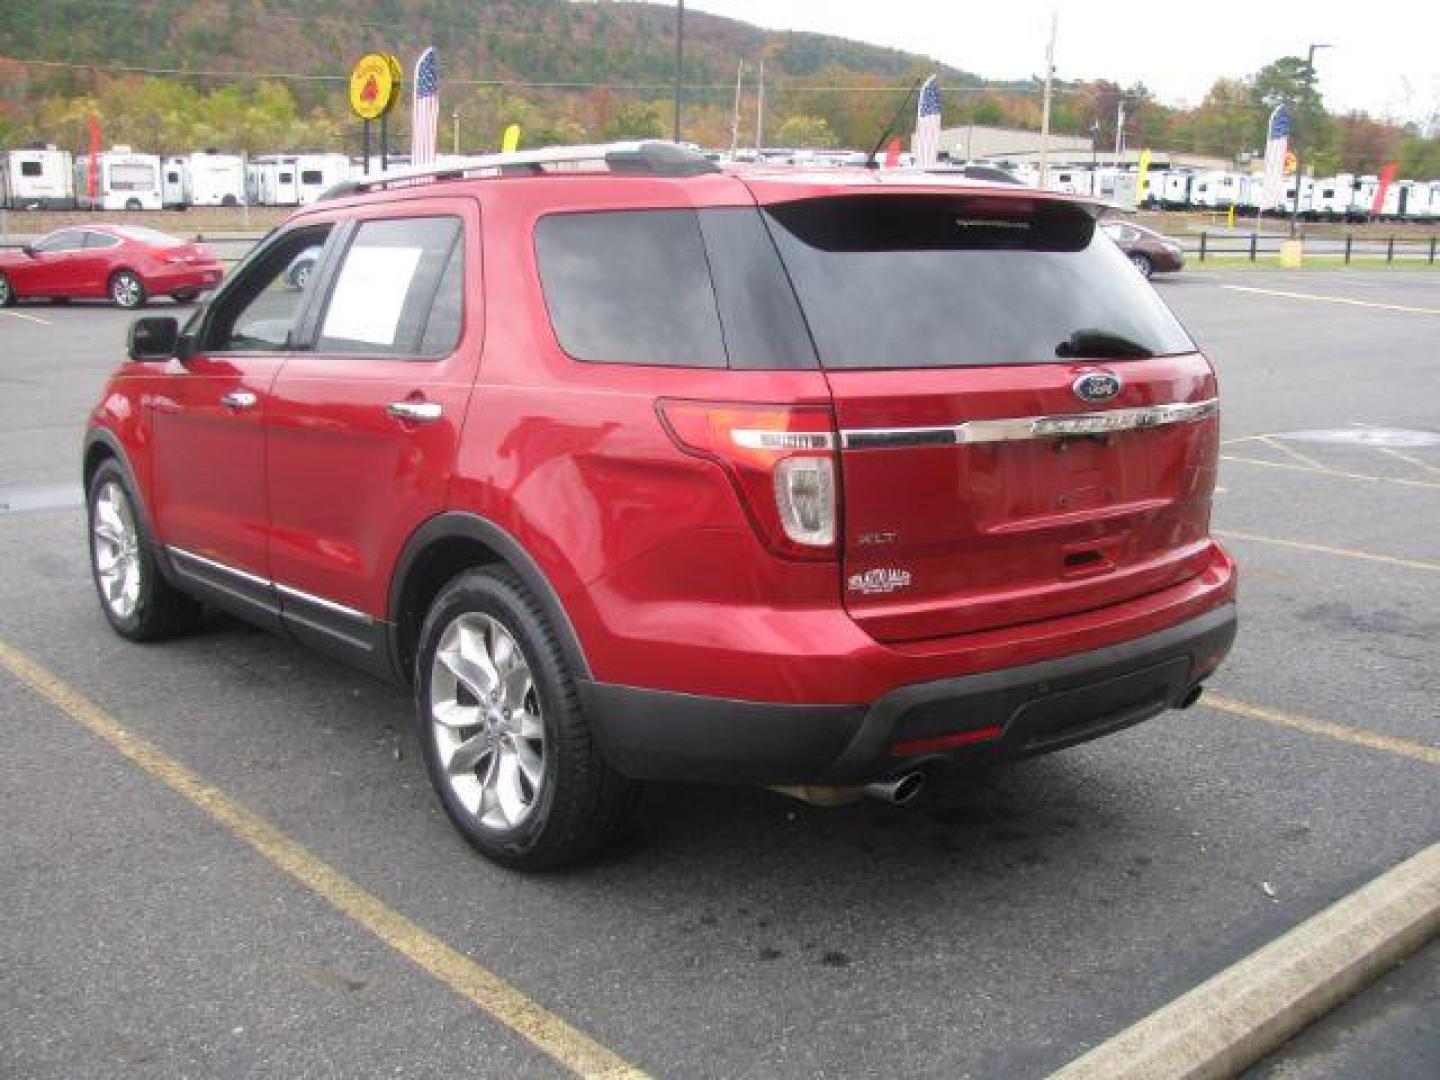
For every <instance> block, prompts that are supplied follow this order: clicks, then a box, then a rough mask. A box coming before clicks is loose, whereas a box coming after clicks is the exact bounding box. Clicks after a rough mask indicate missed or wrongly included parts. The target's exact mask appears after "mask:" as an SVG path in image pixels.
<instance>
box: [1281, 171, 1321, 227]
mask: <svg viewBox="0 0 1440 1080" xmlns="http://www.w3.org/2000/svg"><path fill="white" fill-rule="evenodd" d="M1314 205H1315V181H1314V179H1313V178H1312V177H1309V176H1307V177H1304V178H1303V180H1302V181H1301V183H1300V216H1301V217H1307V216H1309V215H1310V214H1311V213H1312V212H1313V210H1314ZM1294 210H1295V178H1294V177H1293V176H1292V177H1291V178H1290V179H1289V180H1287V181H1286V182H1285V197H1284V199H1282V200H1281V202H1280V205H1279V206H1276V207H1273V208H1272V212H1273V213H1275V214H1277V215H1279V216H1280V217H1289V216H1290V214H1291V213H1292V212H1294Z"/></svg>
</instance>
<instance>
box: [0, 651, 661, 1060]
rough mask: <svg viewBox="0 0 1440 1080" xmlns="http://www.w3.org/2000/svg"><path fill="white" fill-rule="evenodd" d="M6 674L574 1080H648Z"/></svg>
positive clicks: (155, 763)
mask: <svg viewBox="0 0 1440 1080" xmlns="http://www.w3.org/2000/svg"><path fill="white" fill-rule="evenodd" d="M0 666H3V667H4V668H5V669H6V670H8V671H9V672H10V674H11V675H13V676H14V677H15V678H16V679H17V680H19V681H20V682H21V683H22V684H24V685H25V686H27V687H29V688H30V689H31V690H33V691H34V692H35V693H36V694H38V695H40V697H42V698H44V699H45V700H46V701H48V702H49V703H50V704H51V705H53V706H55V708H57V709H59V710H60V711H61V712H63V713H64V714H65V715H66V716H68V717H70V719H72V720H74V721H75V722H76V723H78V724H80V725H81V726H82V727H84V728H85V729H86V730H88V731H89V732H90V733H91V734H93V735H95V736H96V737H97V738H99V739H101V740H102V741H103V742H106V743H108V744H109V745H110V746H111V748H112V749H114V750H116V751H118V752H119V753H120V754H122V755H123V756H124V757H126V758H128V759H129V760H130V761H131V763H133V764H134V765H136V766H137V767H139V768H140V769H141V770H142V771H143V772H145V773H148V774H149V775H150V776H152V777H154V778H155V779H156V780H159V781H160V782H161V783H163V784H165V786H167V787H168V788H170V789H171V790H172V791H174V792H176V793H177V794H178V795H181V796H182V797H184V798H185V799H187V800H188V801H189V802H191V803H192V804H194V805H195V806H196V807H198V808H199V809H201V810H203V811H204V812H205V813H206V814H208V815H209V816H210V817H211V818H212V819H214V820H215V821H216V822H218V823H219V824H220V825H222V826H224V827H225V828H226V829H228V830H229V831H230V832H231V833H232V834H234V835H235V836H236V837H238V838H239V839H241V840H243V841H244V842H245V843H246V844H248V845H249V846H250V847H251V848H253V849H254V850H255V851H256V852H257V853H258V854H260V855H261V856H263V857H264V858H265V859H267V860H268V861H269V862H270V863H272V864H273V865H274V866H275V867H276V868H277V869H279V870H281V871H283V872H284V873H286V874H288V875H289V876H290V877H292V878H294V879H295V880H296V881H298V882H299V883H300V884H301V885H303V886H305V888H307V889H309V890H310V891H312V892H314V893H316V894H317V895H319V896H321V897H323V898H324V899H326V900H327V901H329V902H330V904H332V905H333V906H334V907H335V908H336V909H337V910H338V911H340V912H341V913H342V914H344V915H346V916H348V917H349V918H350V919H352V920H353V921H354V922H356V923H358V924H359V925H360V926H361V927H363V928H364V929H365V930H367V931H369V932H370V933H371V934H373V935H374V936H375V937H377V938H379V939H380V940H381V941H383V942H384V943H385V944H386V945H388V946H390V948H392V949H394V950H395V951H396V952H397V953H399V954H400V955H401V956H403V957H405V958H406V959H407V960H410V961H411V962H412V963H415V964H417V965H419V966H420V967H421V968H423V969H424V970H425V971H426V972H428V973H429V974H430V975H432V976H434V977H435V978H436V979H438V980H439V981H440V982H442V983H444V984H445V985H446V986H448V987H450V989H452V990H454V991H455V992H456V993H457V994H459V995H460V996H461V997H463V998H465V999H467V1000H468V1001H470V1002H471V1003H472V1004H474V1005H476V1006H478V1007H479V1008H480V1009H482V1010H483V1011H484V1012H486V1013H488V1014H489V1015H490V1016H491V1017H492V1018H494V1019H495V1020H497V1021H499V1022H500V1023H501V1024H504V1025H505V1026H506V1027H508V1028H509V1029H510V1030H511V1031H514V1032H515V1033H516V1034H518V1035H520V1036H521V1037H522V1038H525V1039H527V1040H529V1041H530V1042H531V1043H533V1044H534V1045H535V1046H536V1047H537V1048H538V1049H540V1050H542V1051H543V1052H544V1053H546V1054H548V1055H550V1057H551V1058H553V1059H554V1060H555V1061H557V1062H559V1063H560V1064H561V1065H563V1066H565V1067H566V1068H568V1069H570V1070H571V1071H572V1072H575V1073H577V1074H578V1075H580V1076H586V1077H592V1076H594V1077H606V1078H610V1077H617V1078H618V1077H627V1078H630V1077H634V1078H641V1077H644V1076H645V1074H644V1073H643V1072H641V1071H640V1070H639V1069H637V1068H636V1067H635V1066H633V1065H631V1064H630V1063H629V1062H627V1061H625V1060H624V1059H623V1058H621V1057H619V1056H618V1055H616V1054H615V1053H614V1052H613V1051H611V1050H608V1049H607V1048H605V1047H604V1046H601V1045H600V1044H599V1043H598V1042H596V1041H595V1040H594V1039H592V1038H590V1036H588V1035H586V1034H585V1033H584V1032H582V1031H579V1030H578V1029H576V1028H574V1027H571V1026H570V1025H569V1024H567V1023H566V1022H565V1021H564V1020H562V1019H560V1017H558V1016H556V1015H555V1014H554V1013H552V1012H550V1011H548V1010H547V1009H545V1008H544V1007H543V1006H541V1005H539V1004H537V1003H536V1002H534V1001H532V1000H531V999H530V998H528V997H526V996H525V994H523V993H522V992H521V991H519V990H517V989H516V988H515V987H514V986H511V985H510V984H509V983H508V982H506V981H505V980H504V979H502V978H500V977H499V976H498V975H495V974H493V973H492V972H490V971H487V970H486V969H485V968H483V967H481V966H480V965H479V964H477V963H475V961H473V960H471V959H470V958H469V957H468V956H466V955H465V954H463V953H461V952H459V951H458V950H456V949H454V948H451V947H450V946H449V945H447V944H445V942H443V941H441V940H440V939H439V938H437V937H435V936H434V935H432V934H430V933H428V932H427V931H425V930H423V929H422V928H421V927H419V926H417V925H416V924H415V923H413V922H411V921H410V919H408V918H406V917H405V916H404V915H402V914H400V912H398V911H396V910H395V909H394V908H391V907H388V906H387V905H386V904H385V903H384V902H383V901H382V900H380V899H379V898H378V897H376V896H374V895H372V894H371V893H369V892H367V891H366V890H365V889H363V888H361V887H360V886H359V885H357V884H356V883H355V882H353V881H351V880H350V879H349V878H347V877H345V876H344V875H343V874H341V873H340V872H339V871H338V870H336V869H334V868H333V867H331V866H330V865H328V864H327V863H325V862H322V861H321V860H320V859H318V858H316V857H315V856H314V855H312V854H311V853H310V852H309V851H307V850H306V849H305V848H304V847H302V846H301V845H300V844H298V843H296V842H295V841H294V840H291V839H290V838H289V837H287V836H286V835H285V834H284V833H282V832H280V830H278V829H276V828H275V826H273V825H271V824H270V823H269V822H267V821H266V820H264V819H263V818H262V817H260V816H259V815H258V814H255V813H253V812H252V811H250V810H247V809H246V808H245V807H244V806H242V805H240V804H239V803H238V802H236V801H234V800H233V799H231V798H230V797H229V796H228V795H225V794H224V793H223V792H221V791H218V790H217V789H215V788H213V787H211V786H210V785H209V784H207V783H206V782H205V781H204V780H203V779H202V778H201V777H200V776H198V775H197V774H196V773H193V772H191V771H190V770H189V769H188V768H186V767H185V766H184V765H182V764H180V762H178V761H176V760H175V759H174V758H172V757H170V756H169V755H167V754H166V753H165V752H164V751H163V750H160V749H159V748H158V747H156V746H155V745H154V744H152V743H150V742H148V741H146V740H145V739H142V738H140V737H139V736H137V735H132V734H131V733H130V732H128V731H126V730H125V729H124V728H122V727H121V726H120V725H119V724H118V723H116V722H115V720H114V719H112V718H111V717H110V716H109V715H108V714H107V713H106V712H105V711H104V710H103V709H101V708H100V707H99V706H98V705H96V704H95V703H94V702H93V701H91V700H90V699H89V698H87V697H85V695H83V694H81V693H80V692H79V691H78V690H75V689H74V688H72V687H71V686H69V685H67V684H66V683H65V682H64V681H62V680H61V679H60V678H59V677H58V676H56V675H53V674H52V673H51V672H49V671H48V670H46V669H45V668H44V667H42V666H41V665H40V664H38V663H36V662H35V661H34V660H31V659H30V658H29V657H28V656H26V655H25V654H24V653H22V652H20V651H19V650H17V649H15V648H13V647H12V646H10V645H8V644H6V643H5V642H3V641H0Z"/></svg>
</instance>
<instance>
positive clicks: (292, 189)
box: [245, 154, 300, 206]
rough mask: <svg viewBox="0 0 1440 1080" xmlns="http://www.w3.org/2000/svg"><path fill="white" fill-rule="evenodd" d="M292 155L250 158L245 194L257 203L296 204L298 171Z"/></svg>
mask: <svg viewBox="0 0 1440 1080" xmlns="http://www.w3.org/2000/svg"><path fill="white" fill-rule="evenodd" d="M295 160H296V159H295V155H293V154H267V155H265V156H263V157H255V158H251V159H250V164H249V166H248V168H247V169H246V171H245V193H246V196H247V198H248V200H249V202H250V203H251V205H254V206H297V205H299V203H300V180H299V171H298V170H297V168H296V165H295Z"/></svg>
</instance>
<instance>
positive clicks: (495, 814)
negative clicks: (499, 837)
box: [430, 612, 545, 830]
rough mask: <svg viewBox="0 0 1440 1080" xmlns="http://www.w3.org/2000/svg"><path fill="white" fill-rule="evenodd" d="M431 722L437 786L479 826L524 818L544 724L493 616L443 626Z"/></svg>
mask: <svg viewBox="0 0 1440 1080" xmlns="http://www.w3.org/2000/svg"><path fill="white" fill-rule="evenodd" d="M430 724H431V728H432V732H433V736H434V739H435V747H436V750H437V751H438V756H439V762H440V766H441V769H442V772H443V777H444V782H445V783H446V784H447V786H449V788H450V790H451V792H452V793H453V794H454V795H455V798H456V799H457V800H458V801H459V803H460V804H461V805H462V806H463V807H464V808H465V810H466V811H467V812H468V813H469V814H471V815H472V816H473V817H474V819H475V820H476V822H477V823H478V824H479V825H480V826H481V827H483V828H487V829H498V830H507V829H513V828H515V827H516V826H517V825H519V824H521V823H522V822H523V821H525V819H526V818H528V817H529V816H530V814H531V813H532V811H534V809H535V807H536V805H537V803H538V800H539V798H540V793H541V790H542V788H543V786H544V783H545V723H544V719H543V717H542V715H541V706H540V697H539V694H538V692H537V690H536V688H535V680H534V678H533V676H532V674H531V671H530V664H529V662H528V661H527V660H526V658H525V654H524V653H523V652H522V650H521V648H520V645H519V643H518V642H517V641H516V640H515V638H514V637H513V636H512V635H511V633H510V631H508V630H507V629H506V628H505V626H504V625H503V624H502V623H501V622H500V621H499V620H498V619H495V618H492V617H491V616H489V615H485V614H482V613H480V612H466V613H464V614H462V615H459V616H457V617H456V618H455V619H454V620H453V621H452V622H451V623H450V625H449V626H447V627H446V628H445V632H444V633H443V634H442V635H441V637H440V643H439V645H438V647H437V648H436V650H435V658H434V660H433V661H432V664H431V670H430Z"/></svg>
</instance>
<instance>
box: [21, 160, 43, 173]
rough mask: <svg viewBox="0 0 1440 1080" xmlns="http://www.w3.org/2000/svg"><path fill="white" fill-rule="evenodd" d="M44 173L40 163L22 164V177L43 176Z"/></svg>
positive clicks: (24, 162) (27, 162)
mask: <svg viewBox="0 0 1440 1080" xmlns="http://www.w3.org/2000/svg"><path fill="white" fill-rule="evenodd" d="M43 173H44V170H43V169H42V168H41V167H40V162H38V161H22V162H21V163H20V175H21V176H41V175H43Z"/></svg>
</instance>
